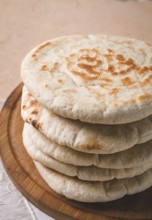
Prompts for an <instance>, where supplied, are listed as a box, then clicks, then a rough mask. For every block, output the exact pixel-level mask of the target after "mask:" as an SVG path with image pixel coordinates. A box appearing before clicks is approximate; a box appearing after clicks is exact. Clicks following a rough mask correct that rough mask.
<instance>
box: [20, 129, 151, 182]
mask: <svg viewBox="0 0 152 220" xmlns="http://www.w3.org/2000/svg"><path fill="white" fill-rule="evenodd" d="M23 143H24V146H25V148H26V150H27V152H28V154H29V155H30V156H31V157H32V158H33V159H34V160H35V161H38V162H39V163H41V164H43V165H44V166H46V167H48V168H51V169H53V170H55V171H57V172H59V173H62V174H65V175H67V176H73V177H74V176H77V177H78V178H79V179H82V180H88V181H107V180H112V179H114V178H116V179H123V178H130V177H133V176H136V175H139V174H142V173H144V172H145V171H146V170H148V169H150V168H152V163H149V164H145V165H143V166H141V167H137V168H129V169H102V168H97V167H95V166H88V167H83V166H74V165H71V164H65V163H62V162H60V161H58V160H56V159H54V158H52V157H50V156H48V155H46V154H44V153H43V152H41V151H40V150H39V149H38V148H37V147H36V146H35V145H34V144H33V143H32V141H31V140H30V136H27V135H26V133H25V132H24V133H23Z"/></svg>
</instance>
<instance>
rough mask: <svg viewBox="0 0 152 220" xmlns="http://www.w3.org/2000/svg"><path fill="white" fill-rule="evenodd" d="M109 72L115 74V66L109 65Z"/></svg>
mask: <svg viewBox="0 0 152 220" xmlns="http://www.w3.org/2000/svg"><path fill="white" fill-rule="evenodd" d="M108 71H109V72H111V73H113V72H114V66H113V65H112V64H109V65H108Z"/></svg>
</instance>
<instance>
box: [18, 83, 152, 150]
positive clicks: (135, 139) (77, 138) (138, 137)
mask: <svg viewBox="0 0 152 220" xmlns="http://www.w3.org/2000/svg"><path fill="white" fill-rule="evenodd" d="M21 114H22V117H23V119H24V121H26V122H28V123H30V124H32V125H33V126H34V127H35V128H37V129H38V130H40V131H41V132H42V133H43V134H44V135H46V136H47V137H48V138H49V139H51V140H52V141H54V142H56V143H58V144H60V145H66V146H68V147H70V148H73V149H75V150H78V151H81V152H87V153H98V154H110V153H115V152H119V151H122V150H125V149H129V148H131V147H132V146H134V145H135V144H140V143H143V142H146V141H148V140H150V139H152V116H149V117H147V118H145V119H142V120H140V121H137V122H132V123H130V124H123V125H113V126H112V125H97V124H88V123H84V122H80V121H78V120H71V119H67V118H63V117H60V116H58V115H56V114H54V113H53V112H52V111H51V110H47V109H46V108H44V107H42V105H40V104H39V103H38V102H37V101H36V100H35V99H34V97H33V96H32V95H31V94H30V93H29V92H28V91H27V89H26V87H25V86H24V87H23V93H22V107H21Z"/></svg>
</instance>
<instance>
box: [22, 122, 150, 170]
mask: <svg viewBox="0 0 152 220" xmlns="http://www.w3.org/2000/svg"><path fill="white" fill-rule="evenodd" d="M24 133H25V135H28V136H30V138H31V141H32V142H33V144H34V146H36V147H37V148H38V149H39V150H40V151H42V152H43V153H45V154H47V155H49V156H51V157H53V158H55V159H56V160H59V161H61V162H63V163H66V164H72V165H76V166H91V165H94V166H96V167H100V168H109V169H124V168H133V167H141V166H143V165H145V164H149V163H151V162H152V140H151V141H148V142H146V143H144V144H140V145H136V146H134V147H132V148H131V149H129V150H125V151H122V152H119V153H115V154H107V155H106V154H105V155H101V154H100V155H98V154H87V153H82V152H79V151H75V150H72V149H70V148H68V147H66V146H60V145H58V144H56V143H54V142H52V141H51V140H49V139H48V138H46V137H45V136H44V135H42V134H41V133H40V132H39V131H37V130H36V129H35V128H33V127H32V126H31V125H30V124H27V123H25V126H24Z"/></svg>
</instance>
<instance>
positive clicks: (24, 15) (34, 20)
mask: <svg viewBox="0 0 152 220" xmlns="http://www.w3.org/2000/svg"><path fill="white" fill-rule="evenodd" d="M90 33H97V34H99V33H100V34H101V33H102V34H112V35H123V36H130V37H133V38H139V39H143V40H145V41H147V42H149V43H152V1H148V0H147V1H146V0H145V1H141V0H140V1H138V0H136V1H121V0H1V1H0V106H2V104H3V102H4V101H5V99H6V97H7V96H8V95H9V94H10V92H11V91H12V90H13V89H14V88H15V87H16V86H17V85H18V84H19V83H20V81H21V79H20V64H21V61H22V59H23V57H24V56H25V54H26V53H27V52H28V51H29V50H30V49H31V48H32V47H34V46H35V45H37V44H39V43H41V42H42V41H45V40H47V39H50V38H52V37H56V36H61V35H68V34H90ZM1 167H2V166H1ZM3 175H4V176H5V175H6V174H5V172H4V170H3V169H2V168H1V169H0V186H1V185H3V184H2V183H3V182H2V181H3V180H4V178H3ZM5 181H9V180H7V177H5ZM7 183H8V182H7ZM9 184H10V183H9ZM4 185H7V184H4ZM10 188H11V187H10ZM10 188H9V190H8V191H9V193H8V191H7V190H6V194H7V200H9V195H11V191H12V190H10ZM0 190H1V191H0V207H2V205H4V204H2V203H5V206H6V207H5V208H7V204H6V202H4V201H2V199H1V198H2V197H1V195H3V192H2V187H1V188H0ZM13 192H14V188H13ZM3 196H4V195H3ZM5 197H6V195H5ZM8 207H9V206H8ZM0 209H1V210H0V220H1V219H2V220H8V219H13V220H14V219H16V220H18V219H27V220H30V219H50V218H47V217H46V216H42V214H41V213H38V214H32V217H31V218H29V216H28V214H27V216H26V215H25V216H24V217H25V218H23V216H22V217H21V215H20V213H21V211H20V212H19V206H18V210H16V212H17V211H18V212H17V213H18V214H16V212H15V211H14V212H13V210H14V209H15V208H12V209H11V210H12V211H10V216H12V218H11V217H8V216H6V215H5V213H4V212H3V213H2V210H4V208H3V209H2V208H0ZM20 210H21V209H20ZM29 210H32V209H29ZM13 213H14V214H13ZM36 213H37V212H36ZM2 214H3V216H2ZM13 216H15V218H14V217H13Z"/></svg>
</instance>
